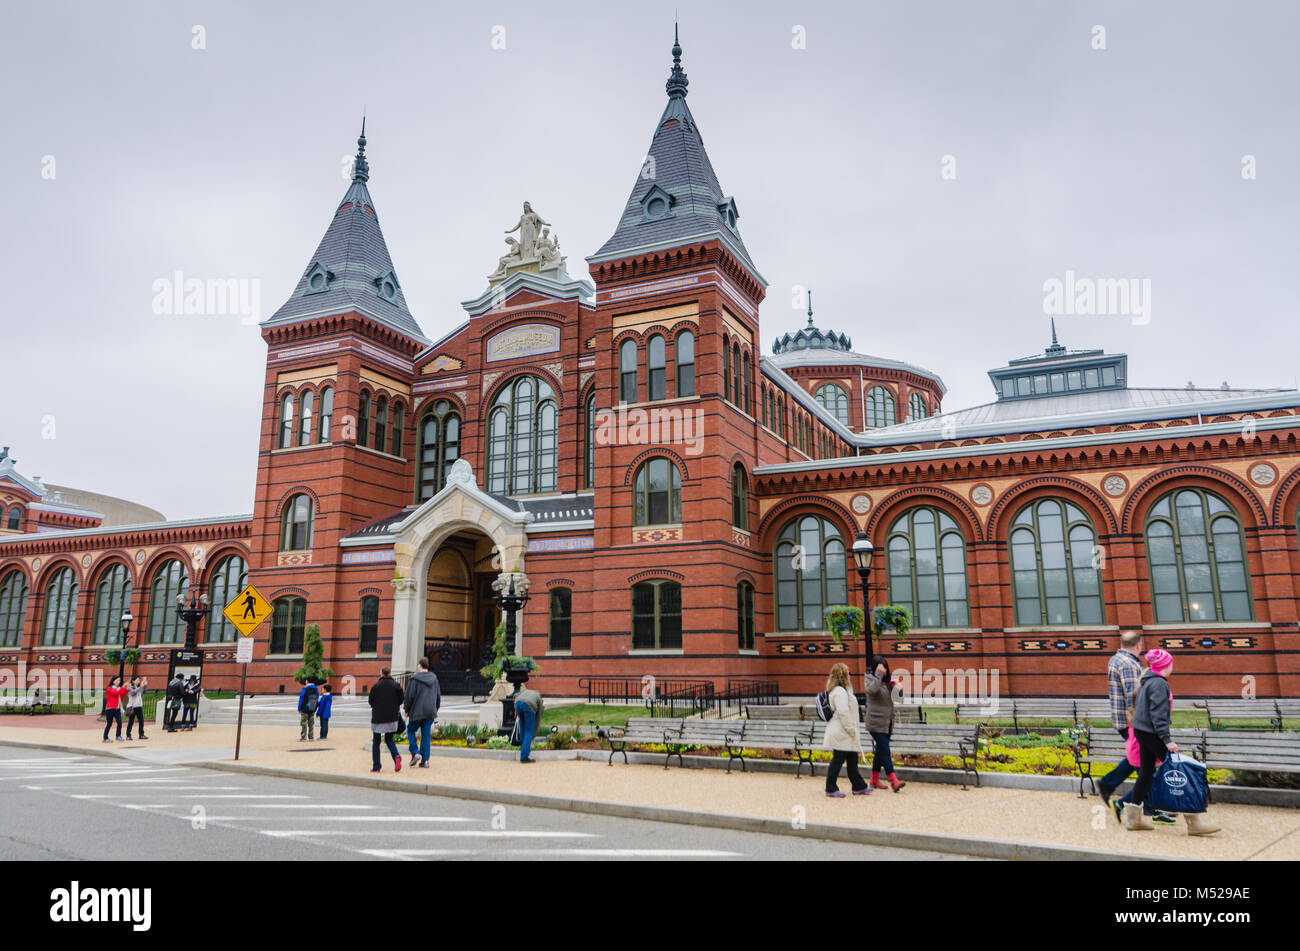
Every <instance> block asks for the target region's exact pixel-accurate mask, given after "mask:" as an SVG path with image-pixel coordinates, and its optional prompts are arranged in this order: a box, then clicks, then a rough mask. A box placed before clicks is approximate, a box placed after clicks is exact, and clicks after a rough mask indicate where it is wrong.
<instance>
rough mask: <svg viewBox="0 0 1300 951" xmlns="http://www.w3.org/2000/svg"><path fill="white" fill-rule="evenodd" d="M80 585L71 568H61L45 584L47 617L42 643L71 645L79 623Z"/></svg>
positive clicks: (51, 645) (43, 628) (61, 645)
mask: <svg viewBox="0 0 1300 951" xmlns="http://www.w3.org/2000/svg"><path fill="white" fill-rule="evenodd" d="M79 588H80V586H79V585H78V584H77V576H76V574H74V573H73V571H72V569H71V568H60V569H59V570H58V571H56V572H55V573H54V576H53V577H52V578H50V580H49V581H48V582H47V583H46V585H45V617H44V620H43V623H42V624H41V644H42V645H44V646H47V647H69V646H71V645H72V632H73V629H74V628H75V627H76V624H77V593H78V590H79Z"/></svg>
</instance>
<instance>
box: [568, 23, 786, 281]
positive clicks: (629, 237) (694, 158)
mask: <svg viewBox="0 0 1300 951" xmlns="http://www.w3.org/2000/svg"><path fill="white" fill-rule="evenodd" d="M681 53H682V48H681V46H680V45H677V44H676V43H674V46H673V69H672V72H671V73H670V74H669V78H668V83H667V85H666V89H667V91H668V105H667V106H665V107H664V111H663V115H661V116H660V117H659V124H658V126H656V127H655V134H654V138H653V139H652V140H651V142H650V149H649V151H648V152H647V161H646V163H645V164H643V166H642V170H641V171H640V172H638V174H637V179H636V183H635V184H634V185H633V186H632V193H631V194H630V195H628V199H627V205H626V206H625V207H624V209H623V216H622V217H621V218H620V219H619V222H618V227H617V228H616V229H615V230H614V234H613V235H611V236H610V238H609V240H608V241H606V242H605V243H604V244H603V245H601V247H600V250H599V251H597V252H596V253H595V254H594V255H593V256H592V258H590V259H589V260H596V259H600V258H607V257H611V256H614V255H617V254H619V253H622V252H627V251H632V250H635V249H640V248H649V247H673V246H674V245H677V244H683V243H686V241H687V240H688V239H691V240H695V239H700V238H702V237H705V236H716V237H719V238H721V239H722V241H723V243H724V244H725V245H726V246H727V247H728V249H729V250H731V252H732V253H733V254H735V255H736V256H737V257H738V258H740V260H741V261H743V262H744V263H745V265H746V266H747V267H749V269H750V270H751V271H754V273H755V276H758V274H757V269H756V268H755V267H754V262H753V261H752V260H751V259H750V257H749V251H748V250H747V249H746V248H745V243H744V241H742V240H741V237H740V231H739V230H737V229H735V228H733V227H731V226H730V225H729V224H728V223H727V222H726V221H725V220H724V218H723V212H720V211H719V207H718V206H719V205H724V204H725V203H727V202H729V201H730V196H728V195H727V194H726V193H725V192H723V190H722V186H721V185H719V184H718V176H717V175H716V174H714V171H713V164H712V163H711V162H710V161H709V156H708V153H707V152H705V151H704V139H703V138H702V137H701V135H700V128H699V124H698V123H696V121H695V117H694V116H692V115H691V110H690V108H689V107H688V106H687V105H686V86H687V85H688V83H689V80H687V78H686V72H685V71H684V70H683V69H682V68H681ZM651 160H653V164H651ZM650 168H653V176H651V175H649V174H648V170H649V169H650ZM656 187H657V188H660V189H662V190H663V191H665V192H667V193H668V195H669V196H671V200H672V205H671V209H670V212H669V214H668V215H667V217H663V218H656V219H652V220H647V219H646V215H645V209H644V208H643V207H642V199H643V198H645V197H646V195H647V194H648V193H649V192H650V190H651V189H652V188H656ZM737 217H738V216H737ZM760 280H761V277H760Z"/></svg>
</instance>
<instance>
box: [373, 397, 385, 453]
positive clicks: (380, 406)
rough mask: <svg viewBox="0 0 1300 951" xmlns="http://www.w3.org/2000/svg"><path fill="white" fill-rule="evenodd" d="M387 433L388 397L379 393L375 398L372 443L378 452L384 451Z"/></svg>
mask: <svg viewBox="0 0 1300 951" xmlns="http://www.w3.org/2000/svg"><path fill="white" fill-rule="evenodd" d="M387 435H388V397H387V396H384V395H383V394H380V396H379V398H378V399H376V400H375V439H374V442H373V443H372V445H373V446H374V448H375V449H376V450H378V451H379V452H385V451H386V450H385V448H384V447H385V446H386V445H387V442H386V437H387Z"/></svg>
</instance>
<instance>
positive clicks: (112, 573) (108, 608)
mask: <svg viewBox="0 0 1300 951" xmlns="http://www.w3.org/2000/svg"><path fill="white" fill-rule="evenodd" d="M130 606H131V579H130V577H129V576H128V575H127V573H126V565H124V564H122V563H120V562H118V563H116V564H112V565H109V566H108V568H106V569H105V570H104V572H103V573H102V574H101V575H100V576H99V584H97V585H95V615H94V618H95V623H94V629H93V630H92V631H91V643H93V644H116V643H118V642H119V641H120V640H121V639H122V615H123V614H125V613H126V610H127V608H129V607H130Z"/></svg>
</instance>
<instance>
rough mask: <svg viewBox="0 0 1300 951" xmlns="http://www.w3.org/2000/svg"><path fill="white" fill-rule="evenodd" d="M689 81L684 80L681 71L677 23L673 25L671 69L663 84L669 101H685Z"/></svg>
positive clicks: (683, 74) (680, 45)
mask: <svg viewBox="0 0 1300 951" xmlns="http://www.w3.org/2000/svg"><path fill="white" fill-rule="evenodd" d="M690 83H691V81H690V80H689V79H687V78H686V70H684V69H682V44H681V43H680V42H679V41H678V39H677V23H676V22H674V23H673V68H672V72H670V73H669V74H668V82H667V83H665V84H664V89H666V90H667V91H668V98H669V99H685V98H686V87H687V86H689V85H690Z"/></svg>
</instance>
